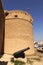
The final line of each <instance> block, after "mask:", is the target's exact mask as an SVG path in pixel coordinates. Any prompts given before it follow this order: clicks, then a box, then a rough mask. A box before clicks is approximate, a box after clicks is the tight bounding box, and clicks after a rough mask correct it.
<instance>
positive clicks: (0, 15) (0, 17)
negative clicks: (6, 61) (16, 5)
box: [0, 0, 5, 52]
mask: <svg viewBox="0 0 43 65" xmlns="http://www.w3.org/2000/svg"><path fill="white" fill-rule="evenodd" d="M4 21H5V19H4V11H3V8H2V2H1V0H0V52H2V50H3V48H2V47H3V43H4V40H3V34H4Z"/></svg>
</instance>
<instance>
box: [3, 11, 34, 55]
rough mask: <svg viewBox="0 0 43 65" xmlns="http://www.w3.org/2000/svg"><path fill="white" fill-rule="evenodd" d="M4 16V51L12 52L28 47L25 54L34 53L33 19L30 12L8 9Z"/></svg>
mask: <svg viewBox="0 0 43 65" xmlns="http://www.w3.org/2000/svg"><path fill="white" fill-rule="evenodd" d="M8 13H9V14H8V15H7V16H6V18H5V45H4V52H5V53H7V54H13V53H14V52H17V51H19V50H22V49H24V48H27V47H30V49H29V50H28V51H26V52H25V53H26V55H29V54H33V53H34V42H33V41H34V40H33V26H32V23H33V19H32V17H31V15H30V14H28V13H26V12H24V11H20V10H14V11H9V12H8Z"/></svg>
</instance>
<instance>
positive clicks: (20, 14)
mask: <svg viewBox="0 0 43 65" xmlns="http://www.w3.org/2000/svg"><path fill="white" fill-rule="evenodd" d="M4 12H5V19H12V18H16V19H18V18H19V19H25V20H28V21H30V22H33V19H32V16H31V15H30V14H29V13H27V12H25V11H22V10H11V11H8V10H5V11H4Z"/></svg>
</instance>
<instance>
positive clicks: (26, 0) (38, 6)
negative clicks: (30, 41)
mask: <svg viewBox="0 0 43 65" xmlns="http://www.w3.org/2000/svg"><path fill="white" fill-rule="evenodd" d="M2 3H3V8H4V9H5V10H24V11H27V12H29V13H30V14H31V15H32V17H33V19H34V22H33V31H34V40H35V41H40V40H43V0H2ZM27 8H30V10H28V9H27Z"/></svg>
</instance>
